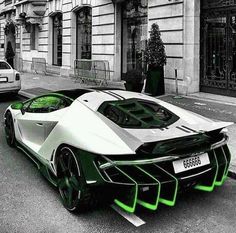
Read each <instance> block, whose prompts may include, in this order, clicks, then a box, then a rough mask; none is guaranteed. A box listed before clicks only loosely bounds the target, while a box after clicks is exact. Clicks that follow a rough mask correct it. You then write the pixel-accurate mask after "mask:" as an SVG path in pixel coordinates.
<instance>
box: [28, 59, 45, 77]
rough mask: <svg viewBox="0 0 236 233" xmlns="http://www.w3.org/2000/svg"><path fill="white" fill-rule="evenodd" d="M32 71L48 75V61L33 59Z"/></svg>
mask: <svg viewBox="0 0 236 233" xmlns="http://www.w3.org/2000/svg"><path fill="white" fill-rule="evenodd" d="M31 70H32V71H35V73H38V72H39V71H41V72H43V73H44V74H46V59H45V58H36V57H33V58H32V64H31Z"/></svg>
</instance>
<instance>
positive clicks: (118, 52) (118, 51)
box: [113, 4, 122, 81]
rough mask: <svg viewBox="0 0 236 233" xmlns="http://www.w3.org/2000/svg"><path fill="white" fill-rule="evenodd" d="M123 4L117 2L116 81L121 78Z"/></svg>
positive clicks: (114, 78)
mask: <svg viewBox="0 0 236 233" xmlns="http://www.w3.org/2000/svg"><path fill="white" fill-rule="evenodd" d="M121 17H122V13H121V4H115V62H114V77H113V80H114V81H120V80H121V65H122V64H121V59H122V58H121V54H122V51H121V49H122V46H121V37H122V35H121V33H122V30H121V27H122V25H121V22H122V19H121Z"/></svg>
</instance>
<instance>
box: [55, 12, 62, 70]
mask: <svg viewBox="0 0 236 233" xmlns="http://www.w3.org/2000/svg"><path fill="white" fill-rule="evenodd" d="M53 65H56V66H61V65H62V14H61V13H58V14H56V15H55V16H54V17H53Z"/></svg>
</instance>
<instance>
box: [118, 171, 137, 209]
mask: <svg viewBox="0 0 236 233" xmlns="http://www.w3.org/2000/svg"><path fill="white" fill-rule="evenodd" d="M116 169H117V170H119V171H120V172H121V173H122V174H123V175H125V176H126V177H127V178H128V179H130V180H131V181H132V182H133V183H134V184H135V194H134V198H133V205H132V206H128V205H126V204H125V203H123V202H121V201H119V200H118V199H115V200H114V202H115V204H116V205H118V206H119V207H120V208H122V209H123V210H125V211H127V212H129V213H134V211H135V208H136V204H137V197H138V184H137V183H136V181H135V180H133V179H132V178H131V177H130V176H129V175H127V174H126V173H125V172H123V171H122V170H121V169H119V168H118V167H116Z"/></svg>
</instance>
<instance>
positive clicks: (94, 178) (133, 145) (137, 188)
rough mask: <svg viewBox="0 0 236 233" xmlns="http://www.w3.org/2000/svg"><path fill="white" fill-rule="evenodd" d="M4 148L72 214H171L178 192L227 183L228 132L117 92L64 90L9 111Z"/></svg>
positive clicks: (222, 125) (142, 97)
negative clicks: (102, 210) (109, 206)
mask: <svg viewBox="0 0 236 233" xmlns="http://www.w3.org/2000/svg"><path fill="white" fill-rule="evenodd" d="M4 117H5V131H6V139H7V143H8V144H9V145H10V146H16V147H18V148H20V149H21V150H23V151H24V152H25V153H26V154H27V155H28V156H29V157H30V158H31V159H32V160H33V161H34V162H35V163H36V164H37V166H38V169H39V170H40V171H41V172H42V174H43V175H44V176H45V177H46V178H47V179H48V180H49V181H50V182H51V183H52V184H53V185H55V186H57V187H58V189H59V192H60V195H61V198H62V201H63V204H64V206H65V208H66V209H68V210H70V211H75V210H83V209H85V208H87V207H90V206H91V205H94V204H95V203H96V202H97V200H99V201H100V200H106V201H107V202H108V201H113V202H115V203H116V204H117V205H118V206H119V207H120V208H122V209H124V210H125V211H127V212H134V211H135V208H136V206H137V205H141V206H143V207H145V208H148V209H151V210H156V209H157V207H158V204H159V203H162V204H165V205H168V206H173V205H175V202H176V197H177V194H178V192H179V191H180V190H185V189H186V188H194V189H198V190H202V191H207V192H210V191H213V189H214V188H215V187H216V186H221V185H222V184H223V183H224V181H225V179H226V178H227V173H228V168H229V163H230V152H229V149H228V146H227V144H226V143H227V139H228V137H227V135H226V130H225V127H227V126H229V125H230V124H231V123H227V122H214V121H212V120H210V119H207V118H205V117H202V116H199V115H197V114H194V113H191V112H189V111H186V110H183V109H181V108H178V107H175V106H173V105H171V104H168V103H165V102H163V101H161V100H158V99H155V98H152V97H149V96H146V95H143V94H139V93H132V92H126V91H121V90H102V89H100V90H96V89H76V90H63V91H58V92H54V93H49V94H45V95H42V96H39V97H36V98H32V99H30V100H27V101H25V102H23V103H22V102H19V103H15V104H12V105H11V106H9V107H8V108H7V110H6V112H5V115H4Z"/></svg>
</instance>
